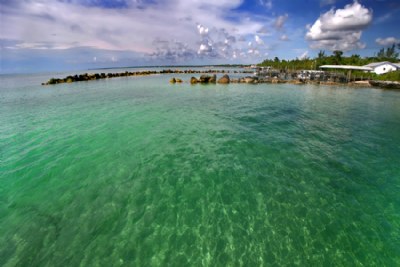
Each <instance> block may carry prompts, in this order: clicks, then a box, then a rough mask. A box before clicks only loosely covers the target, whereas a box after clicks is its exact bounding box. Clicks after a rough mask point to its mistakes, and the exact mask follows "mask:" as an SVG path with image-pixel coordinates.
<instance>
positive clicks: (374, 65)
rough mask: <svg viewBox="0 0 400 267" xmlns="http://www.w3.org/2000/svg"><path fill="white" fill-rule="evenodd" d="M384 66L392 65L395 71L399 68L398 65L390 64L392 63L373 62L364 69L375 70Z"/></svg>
mask: <svg viewBox="0 0 400 267" xmlns="http://www.w3.org/2000/svg"><path fill="white" fill-rule="evenodd" d="M385 64H388V65H392V66H393V67H395V68H397V69H398V68H400V65H399V64H396V63H392V62H389V61H382V62H373V63H369V64H368V65H365V66H364V67H370V68H376V67H379V66H382V65H385Z"/></svg>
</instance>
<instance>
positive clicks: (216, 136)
mask: <svg viewBox="0 0 400 267" xmlns="http://www.w3.org/2000/svg"><path fill="white" fill-rule="evenodd" d="M100 72H102V71H100ZM104 72H107V71H104ZM67 75H68V73H46V74H30V75H1V76H0V266H7V267H10V266H400V91H390V90H380V89H372V88H350V87H340V86H331V87H329V86H313V85H303V86H299V85H289V84H279V85H275V84H259V85H248V84H230V85H219V84H216V85H190V84H189V83H188V81H189V79H190V76H189V75H178V74H174V75H154V76H146V77H123V78H114V79H104V80H98V81H91V82H76V83H71V84H59V85H54V86H41V85H40V84H41V83H42V82H45V81H47V80H48V79H49V78H51V77H57V78H63V77H65V76H67ZM173 76H174V77H178V78H182V79H183V80H184V81H185V83H183V84H169V79H170V78H171V77H173ZM195 76H199V75H195ZM218 76H220V75H218Z"/></svg>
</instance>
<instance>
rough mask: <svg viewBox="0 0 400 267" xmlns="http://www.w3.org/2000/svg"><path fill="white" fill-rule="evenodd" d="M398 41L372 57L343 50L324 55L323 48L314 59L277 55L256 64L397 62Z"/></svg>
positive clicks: (287, 67) (288, 67) (280, 67)
mask: <svg viewBox="0 0 400 267" xmlns="http://www.w3.org/2000/svg"><path fill="white" fill-rule="evenodd" d="M397 49H399V50H400V43H399V44H394V45H392V46H390V47H387V48H386V49H385V48H382V49H381V50H379V51H378V53H377V54H376V55H375V56H373V57H361V56H360V55H357V54H353V55H351V56H347V57H345V56H343V52H342V51H340V50H335V51H333V53H332V55H330V56H328V55H326V53H325V51H324V50H320V51H319V53H318V55H317V57H315V58H314V59H310V58H304V59H298V58H296V59H292V60H280V59H279V58H278V57H275V58H274V59H273V60H272V59H265V60H264V61H263V62H261V63H260V64H258V65H259V66H270V67H272V68H274V69H277V70H305V69H308V70H312V69H319V67H320V66H322V65H355V66H364V65H367V64H369V63H372V62H380V61H389V62H398V61H399V59H398V57H399V52H397Z"/></svg>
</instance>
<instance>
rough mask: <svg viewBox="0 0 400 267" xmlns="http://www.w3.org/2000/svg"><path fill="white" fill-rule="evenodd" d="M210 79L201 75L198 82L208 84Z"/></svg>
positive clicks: (208, 76)
mask: <svg viewBox="0 0 400 267" xmlns="http://www.w3.org/2000/svg"><path fill="white" fill-rule="evenodd" d="M210 79H211V76H210V75H206V74H203V75H201V76H200V82H201V83H209V82H210Z"/></svg>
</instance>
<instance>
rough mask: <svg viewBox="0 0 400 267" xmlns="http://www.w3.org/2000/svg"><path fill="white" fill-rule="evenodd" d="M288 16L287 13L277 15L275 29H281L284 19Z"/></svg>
mask: <svg viewBox="0 0 400 267" xmlns="http://www.w3.org/2000/svg"><path fill="white" fill-rule="evenodd" d="M288 18H289V15H288V14H285V15H282V16H279V17H278V18H277V19H276V20H275V28H276V29H277V30H281V29H282V28H283V25H284V24H285V22H286V20H287V19H288Z"/></svg>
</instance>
